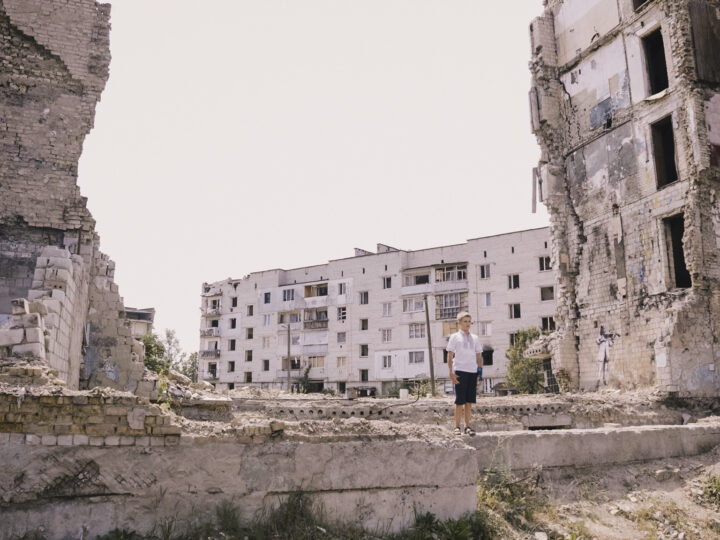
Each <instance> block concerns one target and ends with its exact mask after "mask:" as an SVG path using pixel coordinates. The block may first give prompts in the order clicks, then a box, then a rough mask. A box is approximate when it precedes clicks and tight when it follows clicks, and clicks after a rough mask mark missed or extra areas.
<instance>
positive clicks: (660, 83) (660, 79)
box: [642, 28, 668, 95]
mask: <svg viewBox="0 0 720 540" xmlns="http://www.w3.org/2000/svg"><path fill="white" fill-rule="evenodd" d="M642 42H643V49H644V50H645V63H646V68H647V74H648V82H649V83H650V95H653V94H657V93H658V92H662V91H663V90H665V89H666V88H667V87H668V72H667V64H666V63H665V45H664V44H663V37H662V32H661V31H660V28H658V29H657V30H655V31H654V32H651V33H650V34H648V35H647V36H645V37H644V38H643V40H642Z"/></svg>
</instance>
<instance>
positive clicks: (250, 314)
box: [247, 304, 253, 317]
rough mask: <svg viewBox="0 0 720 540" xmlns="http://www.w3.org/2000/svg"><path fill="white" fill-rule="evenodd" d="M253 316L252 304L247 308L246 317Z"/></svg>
mask: <svg viewBox="0 0 720 540" xmlns="http://www.w3.org/2000/svg"><path fill="white" fill-rule="evenodd" d="M252 314H253V306H252V304H251V305H249V306H248V307H247V316H248V317H252Z"/></svg>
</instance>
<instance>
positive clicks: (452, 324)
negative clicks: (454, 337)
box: [442, 321, 459, 336]
mask: <svg viewBox="0 0 720 540" xmlns="http://www.w3.org/2000/svg"><path fill="white" fill-rule="evenodd" d="M442 328H443V336H449V335H450V334H454V333H455V332H457V331H458V328H459V327H458V322H457V321H443V323H442Z"/></svg>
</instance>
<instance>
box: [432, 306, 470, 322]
mask: <svg viewBox="0 0 720 540" xmlns="http://www.w3.org/2000/svg"><path fill="white" fill-rule="evenodd" d="M467 310H468V307H467V306H457V307H440V306H437V307H436V308H435V319H436V320H442V319H454V318H456V317H457V316H458V313H460V312H461V311H467Z"/></svg>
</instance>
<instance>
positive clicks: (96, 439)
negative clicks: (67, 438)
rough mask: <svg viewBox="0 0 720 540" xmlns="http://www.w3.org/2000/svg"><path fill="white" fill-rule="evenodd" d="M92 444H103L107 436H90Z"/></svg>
mask: <svg viewBox="0 0 720 540" xmlns="http://www.w3.org/2000/svg"><path fill="white" fill-rule="evenodd" d="M89 442H90V446H102V445H103V444H104V443H105V437H90V438H89Z"/></svg>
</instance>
